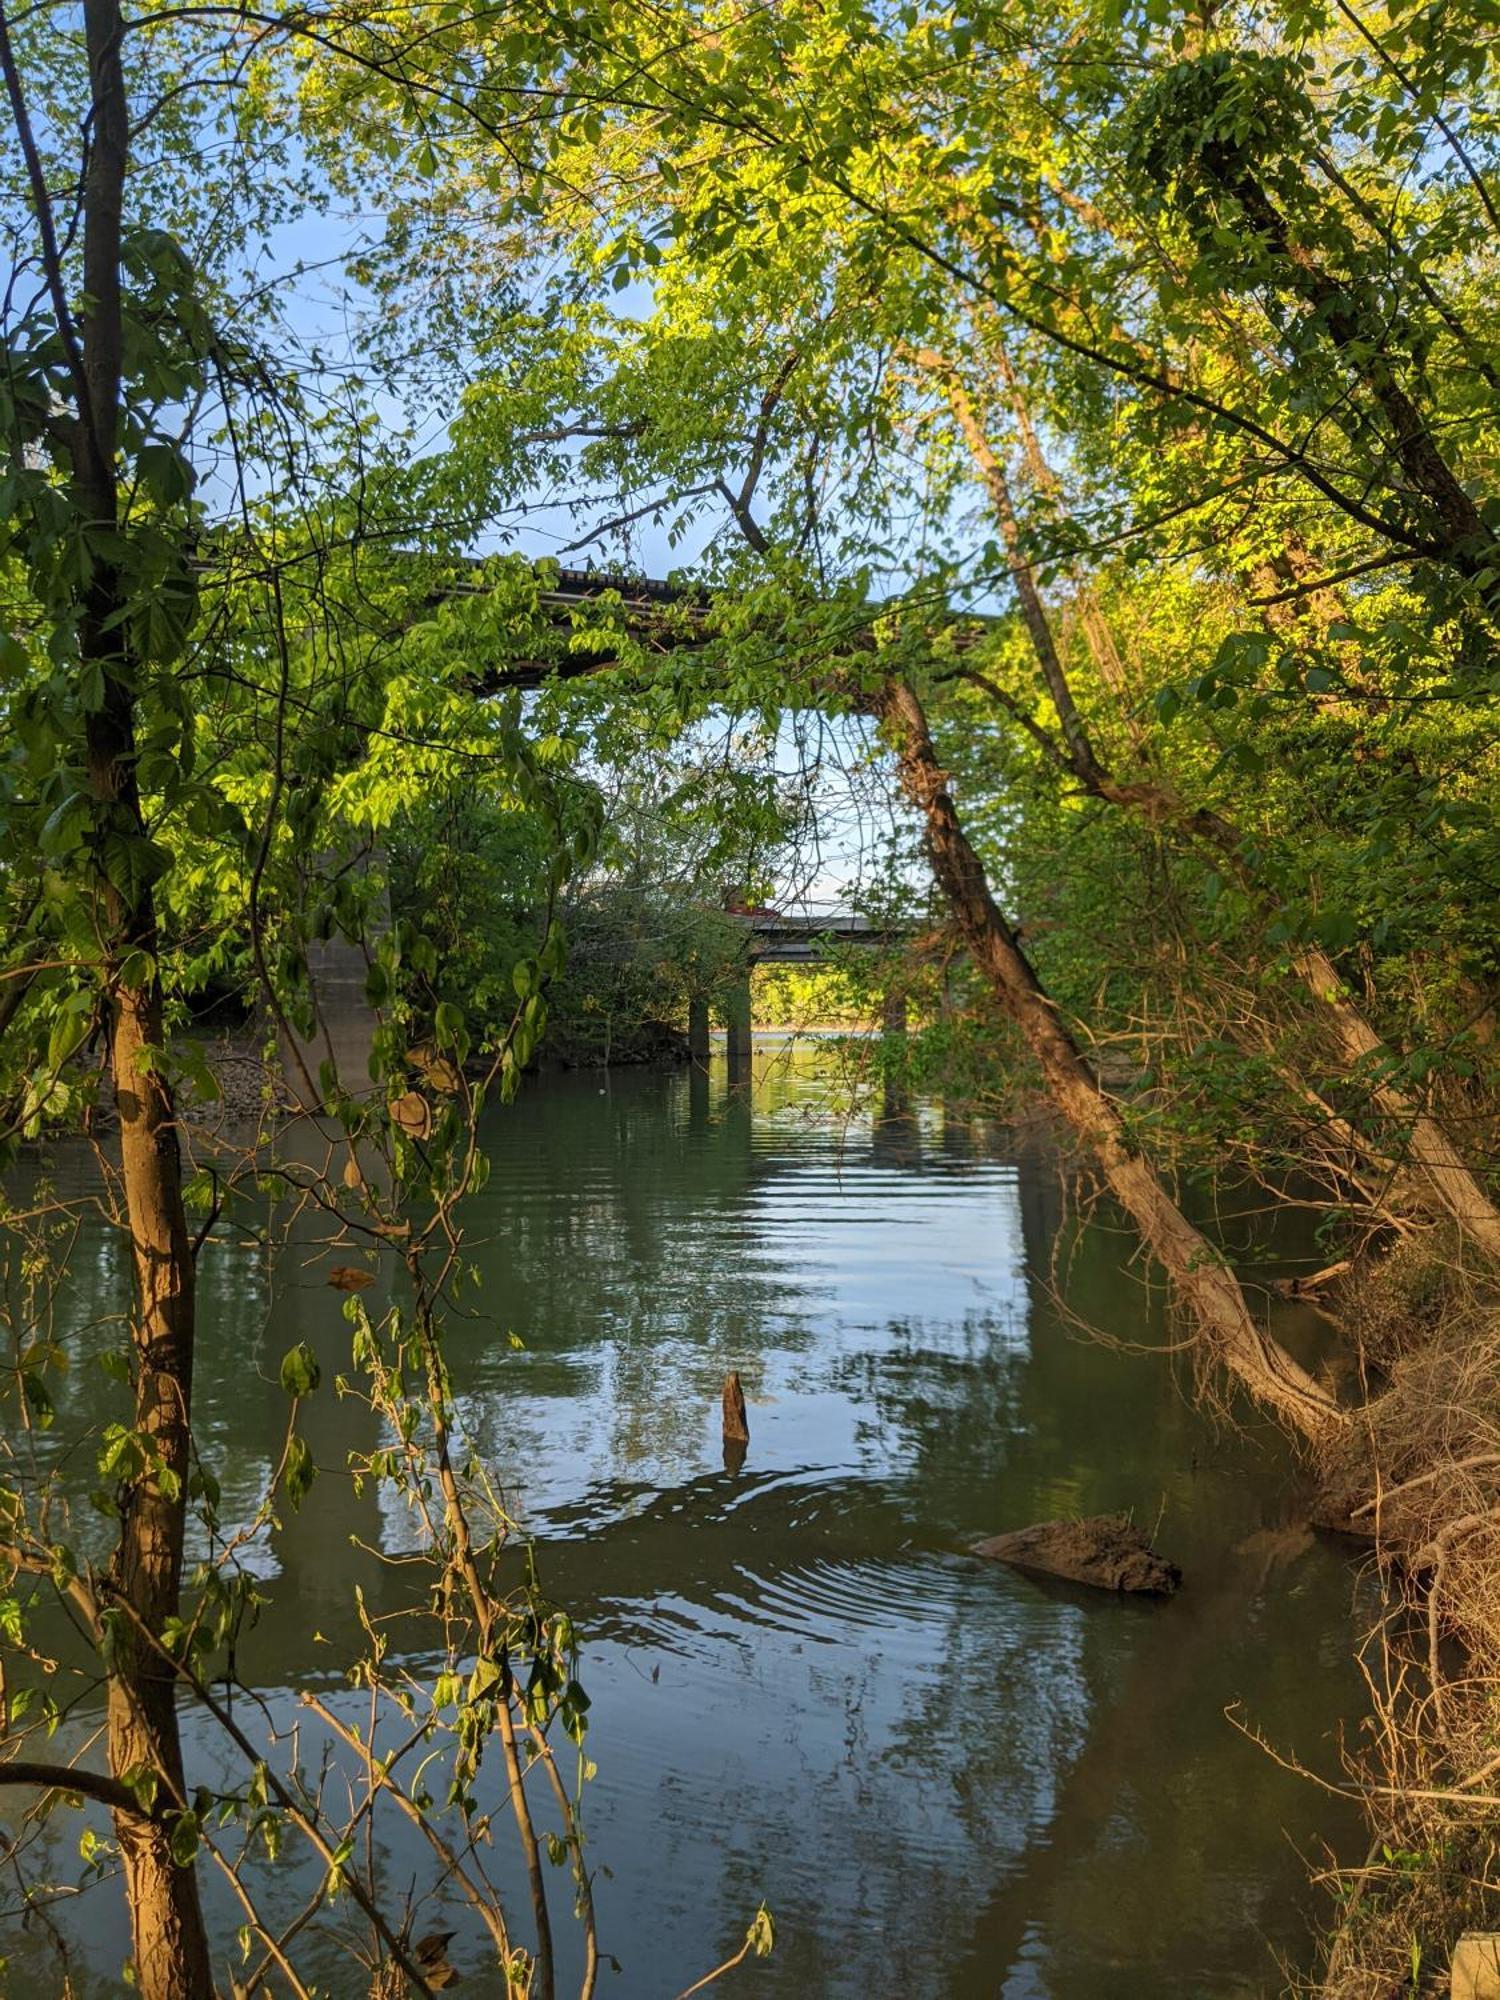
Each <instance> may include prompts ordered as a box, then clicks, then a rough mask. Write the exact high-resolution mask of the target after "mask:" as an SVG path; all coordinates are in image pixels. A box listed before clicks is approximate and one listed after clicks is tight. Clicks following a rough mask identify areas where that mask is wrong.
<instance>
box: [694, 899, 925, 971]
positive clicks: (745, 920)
mask: <svg viewBox="0 0 1500 2000" xmlns="http://www.w3.org/2000/svg"><path fill="white" fill-rule="evenodd" d="M727 914H728V915H729V916H730V918H731V919H732V920H733V921H734V922H736V923H740V924H743V925H744V927H745V929H746V931H747V932H748V933H749V937H750V948H749V950H748V952H747V953H746V959H747V962H748V963H749V964H751V965H815V964H817V963H818V962H819V961H820V960H822V959H825V958H827V957H828V955H829V950H830V947H833V948H835V949H836V948H837V947H838V946H840V945H846V944H853V945H866V946H869V947H870V948H871V949H872V950H873V949H878V948H879V947H880V946H882V945H891V944H904V943H905V941H906V940H907V939H908V938H909V937H912V936H913V935H914V934H915V933H916V931H917V929H918V928H919V926H917V925H916V924H914V923H909V922H900V921H885V922H882V921H881V920H880V919H878V918H875V917H863V916H857V915H855V914H853V913H852V912H850V911H847V910H831V911H829V912H828V913H827V914H826V915H825V914H813V913H809V912H806V911H798V912H795V913H791V914H786V915H783V913H782V912H781V911H780V910H747V911H739V910H730V911H729V912H728V913H727Z"/></svg>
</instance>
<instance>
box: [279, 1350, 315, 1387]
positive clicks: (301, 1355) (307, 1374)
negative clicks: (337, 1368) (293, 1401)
mask: <svg viewBox="0 0 1500 2000" xmlns="http://www.w3.org/2000/svg"><path fill="white" fill-rule="evenodd" d="M322 1379H323V1371H322V1369H321V1368H320V1367H319V1366H318V1357H317V1356H316V1355H315V1354H314V1353H313V1351H312V1349H311V1348H310V1347H309V1346H308V1344H307V1342H306V1341H305V1340H299V1341H298V1343H297V1345H296V1346H295V1347H289V1348H288V1349H287V1351H286V1353H285V1354H284V1355H282V1357H281V1386H282V1388H283V1389H285V1390H286V1392H287V1394H288V1395H289V1396H310V1395H311V1394H312V1392H313V1390H314V1389H316V1388H317V1386H318V1384H319V1383H320V1382H321V1381H322Z"/></svg>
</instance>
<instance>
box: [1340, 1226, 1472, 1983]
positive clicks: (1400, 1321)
mask: <svg viewBox="0 0 1500 2000" xmlns="http://www.w3.org/2000/svg"><path fill="white" fill-rule="evenodd" d="M1334 1305H1335V1309H1336V1310H1337V1312H1338V1314H1339V1317H1340V1319H1341V1321H1342V1323H1343V1324H1344V1326H1345V1328H1346V1329H1347V1332H1348V1335H1349V1338H1350V1340H1351V1341H1352V1343H1353V1346H1354V1351H1355V1354H1356V1357H1357V1361H1358V1367H1359V1372H1360V1377H1361V1380H1362V1381H1364V1382H1366V1383H1367V1384H1369V1385H1370V1387H1371V1389H1372V1392H1373V1393H1371V1395H1370V1397H1369V1400H1368V1402H1367V1403H1366V1405H1365V1407H1364V1408H1363V1410H1362V1412H1361V1422H1360V1425H1359V1427H1358V1430H1357V1432H1356V1433H1354V1434H1351V1435H1350V1436H1349V1437H1347V1438H1346V1439H1345V1440H1343V1442H1342V1445H1341V1447H1340V1448H1339V1449H1338V1450H1337V1451H1335V1452H1333V1453H1331V1454H1329V1455H1328V1456H1327V1457H1326V1458H1325V1460H1324V1463H1323V1465H1322V1468H1321V1472H1322V1479H1323V1489H1324V1506H1325V1509H1326V1518H1327V1519H1328V1521H1329V1522H1330V1524H1332V1525H1334V1526H1335V1527H1337V1528H1339V1529H1340V1530H1341V1531H1343V1532H1346V1533H1349V1534H1352V1535H1356V1536H1358V1537H1360V1538H1361V1539H1362V1540H1364V1541H1365V1542H1367V1544H1368V1547H1369V1550H1370V1562H1371V1564H1372V1567H1373V1568H1374V1570H1375V1571H1376V1573H1377V1574H1378V1576H1379V1578H1380V1582H1381V1597H1380V1603H1379V1608H1378V1612H1377V1613H1376V1615H1374V1616H1373V1617H1372V1618H1371V1619H1370V1620H1369V1621H1368V1623H1367V1626H1366V1629H1365V1630H1364V1631H1363V1632H1362V1633H1361V1634H1359V1635H1358V1640H1357V1648H1358V1658H1359V1661H1360V1665H1361V1670H1362V1672H1363V1674H1364V1676H1365V1680H1366V1685H1367V1689H1368V1697H1369V1711H1370V1712H1369V1716H1368V1718H1367V1721H1366V1724H1365V1727H1364V1728H1363V1730H1362V1731H1361V1736H1360V1738H1359V1740H1358V1741H1357V1742H1356V1743H1355V1744H1353V1745H1351V1746H1350V1747H1349V1752H1348V1755H1347V1758H1346V1769H1345V1779H1346V1782H1347V1783H1348V1785H1349V1786H1350V1787H1351V1789H1352V1790H1353V1791H1354V1792H1356V1793H1357V1795H1358V1796H1359V1798H1360V1800H1361V1802H1362V1806H1363V1809H1364V1811H1365V1813H1366V1817H1367V1819H1368V1822H1369V1828H1370V1847H1369V1851H1368V1853H1367V1854H1366V1856H1365V1857H1364V1859H1363V1861H1362V1863H1361V1864H1360V1865H1359V1866H1358V1867H1357V1868H1355V1869H1353V1870H1351V1871H1347V1872H1345V1873H1343V1874H1341V1875H1337V1876H1336V1877H1335V1878H1334V1882H1333V1887H1334V1889H1335V1893H1336V1894H1337V1895H1338V1896H1339V1898H1340V1901H1341V1903H1342V1908H1341V1910H1340V1913H1339V1916H1338V1918H1337V1921H1336V1923H1335V1925H1334V1926H1333V1929H1332V1933H1331V1936H1330V1939H1329V1943H1328V1947H1327V1952H1326V1959H1325V1965H1324V1975H1323V1980H1322V1984H1321V1987H1320V1988H1319V1991H1320V1993H1321V1995H1322V2000H1391V1997H1393V1996H1396V1995H1398V1994H1400V1995H1423V1994H1439V1993H1441V1994H1446V1993H1447V1991H1448V1969H1449V1965H1450V1961H1451V1957H1452V1953H1453V1948H1454V1946H1455V1945H1456V1943H1457V1941H1458V1939H1459V1937H1460V1936H1461V1935H1462V1934H1463V1933H1464V1932H1466V1931H1493V1930H1496V1929H1500V1866H1497V1861H1500V1782H1497V1780H1500V1754H1497V1752H1500V1306H1497V1303H1496V1300H1495V1297H1494V1290H1493V1286H1492V1285H1490V1284H1489V1283H1488V1282H1487V1281H1485V1280H1484V1279H1482V1278H1481V1277H1480V1276H1478V1275H1476V1274H1474V1273H1472V1272H1470V1271H1468V1270H1467V1269H1466V1268H1465V1260H1464V1258H1463V1256H1462V1253H1461V1246H1460V1245H1459V1244H1458V1243H1457V1242H1456V1241H1454V1240H1452V1239H1450V1238H1444V1237H1443V1236H1441V1235H1438V1236H1436V1237H1434V1238H1429V1239H1425V1240H1424V1239H1417V1240H1408V1241H1406V1242H1403V1243H1400V1244H1398V1245H1397V1246H1396V1247H1395V1248H1394V1249H1393V1250H1391V1251H1390V1252H1389V1253H1388V1254H1387V1255H1385V1256H1384V1257H1382V1258H1380V1259H1378V1260H1377V1261H1375V1262H1373V1263H1369V1264H1366V1265H1365V1266H1364V1267H1362V1268H1361V1269H1360V1270H1359V1271H1358V1272H1357V1273H1355V1274H1354V1275H1353V1277H1352V1278H1351V1280H1350V1281H1348V1282H1346V1284H1345V1285H1344V1286H1343V1288H1342V1290H1341V1292H1340V1294H1339V1296H1338V1297H1337V1299H1336V1300H1335V1301H1334Z"/></svg>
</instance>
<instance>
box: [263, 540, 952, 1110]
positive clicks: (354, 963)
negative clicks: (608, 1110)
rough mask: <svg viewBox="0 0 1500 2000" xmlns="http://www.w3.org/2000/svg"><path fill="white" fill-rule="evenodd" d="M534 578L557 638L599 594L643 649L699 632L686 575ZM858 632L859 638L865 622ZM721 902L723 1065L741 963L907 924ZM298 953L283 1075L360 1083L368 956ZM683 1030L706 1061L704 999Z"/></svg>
mask: <svg viewBox="0 0 1500 2000" xmlns="http://www.w3.org/2000/svg"><path fill="white" fill-rule="evenodd" d="M538 585H539V588H538V593H537V605H538V610H539V611H540V613H541V616H542V619H543V620H544V622H545V624H546V625H548V626H550V628H551V629H552V631H553V632H555V633H556V634H557V635H558V636H559V638H561V637H562V635H563V634H565V633H567V632H568V631H569V630H570V629H572V628H574V627H575V625H576V622H577V615H578V614H579V613H580V612H583V611H585V610H586V609H587V608H588V607H589V606H590V605H597V604H598V603H599V601H600V600H601V599H608V600H609V601H610V608H611V612H612V615H614V616H616V617H618V619H619V620H620V622H621V624H622V625H623V626H624V628H625V629H626V630H627V631H628V632H629V633H630V635H631V637H632V639H633V640H635V642H636V643H637V644H639V645H643V646H644V647H645V649H646V650H647V651H648V652H650V653H658V654H661V655H662V656H664V657H665V656H666V655H669V654H671V653H674V652H677V651H681V650H684V649H687V650H691V649H692V648H694V647H696V646H699V645H701V644H702V642H703V638H704V634H705V628H706V626H707V622H708V614H709V611H710V608H711V601H710V599H709V597H708V595H707V594H706V593H705V592H704V591H702V590H700V589H697V588H696V587H695V586H693V585H692V584H681V583H676V582H667V581H662V580H659V579H655V578H650V577H638V576H629V575H625V574H621V573H615V572H609V571H599V570H581V569H560V568H558V567H556V566H555V565H550V564H549V565H548V566H547V567H546V569H545V571H544V572H539V574H538ZM485 588H486V586H485V585H484V584H482V583H459V584H453V585H449V586H446V587H445V588H444V589H442V590H441V591H440V592H439V593H438V594H437V595H435V596H434V598H433V599H431V600H430V602H431V604H432V605H433V606H434V607H435V606H436V605H437V604H438V603H439V602H441V601H442V600H443V599H445V598H456V597H463V596H467V595H470V594H478V593H480V592H482V591H484V590H485ZM875 608H877V607H872V610H873V609H875ZM990 622H991V621H990V620H988V619H985V618H976V617H974V616H973V615H972V614H965V615H964V616H963V618H962V620H961V630H960V632H959V634H958V637H959V638H960V640H961V641H963V642H966V643H967V642H970V641H972V639H973V638H974V637H975V636H977V634H978V633H979V632H980V631H982V630H983V628H984V627H985V626H987V625H988V624H989V623H990ZM851 637H852V635H851ZM863 637H864V638H865V640H866V642H867V643H868V638H869V635H868V633H866V634H864V635H863ZM599 639H600V643H599V644H598V646H597V647H596V646H593V645H580V644H579V643H578V642H577V640H576V639H575V640H574V642H573V643H572V644H571V645H568V646H567V647H566V648H563V647H560V648H559V650H558V652H557V653H556V654H553V655H551V656H549V657H541V656H538V657H536V658H526V659H513V660H509V661H507V662H505V663H504V664H503V665H498V666H496V667H494V668H492V669H490V670H487V671H482V672H481V673H480V674H478V675H477V676H476V678H475V681H474V683H473V685H474V687H475V689H476V691H477V692H479V693H499V692H500V691H501V690H502V689H518V690H521V691H526V690H530V689H535V688H538V687H540V686H542V685H543V683H544V682H546V681H548V680H551V679H553V678H560V679H569V678H572V677H574V676H577V675H587V674H593V673H597V672H600V671H602V670H606V669H608V668H609V667H611V666H614V665H616V664H617V663H618V662H617V655H616V653H615V651H614V649H613V648H612V647H611V646H610V644H609V635H608V633H607V631H604V632H601V633H600V635H599ZM854 643H856V644H857V643H858V640H857V639H855V640H854ZM726 914H728V915H729V916H731V917H732V918H734V919H736V920H737V921H739V922H741V923H742V924H743V925H744V927H745V930H746V933H747V949H746V951H745V954H744V960H743V969H742V976H741V977H740V978H738V979H737V980H736V981H735V983H734V984H733V985H732V986H730V987H728V988H727V989H726V990H725V991H724V993H723V994H722V996H721V1005H722V1011H723V1013H724V1016H725V1021H726V1027H727V1033H728V1048H729V1062H730V1069H731V1073H734V1072H736V1071H740V1070H744V1069H745V1068H746V1067H747V1065H748V1063H749V1056H750V973H751V970H752V968H753V967H754V966H756V965H764V964H779V965H810V964H814V963H816V962H818V961H820V960H822V959H825V958H827V957H828V956H829V955H830V952H831V951H832V950H835V949H837V948H838V947H839V946H841V945H858V946H864V947H867V948H876V947H881V946H887V945H895V944H899V943H900V942H901V941H902V940H903V939H905V938H908V937H910V936H911V935H912V933H913V931H914V930H915V929H916V928H917V926H915V925H910V924H907V925H901V924H894V925H893V924H889V923H882V922H880V921H879V920H877V919H874V918H870V917H867V916H862V915H859V914H857V913H855V912H852V911H850V910H848V909H846V908H843V909H841V908H839V907H837V906H832V905H830V906H826V907H815V906H813V905H810V904H807V903H804V904H802V905H801V906H800V907H799V908H798V909H797V910H796V911H793V912H786V913H783V912H781V911H778V910H774V909H745V910H738V911H734V910H732V911H729V912H727V913H726ZM307 956H308V971H309V975H310V980H311V985H312V989H313V999H314V1006H315V1010H316V1016H317V1027H316V1029H315V1032H314V1034H313V1035H312V1036H311V1037H310V1038H308V1039H307V1040H305V1041H304V1040H303V1038H302V1037H300V1036H298V1037H296V1047H295V1050H294V1049H292V1048H286V1049H284V1050H283V1063H282V1067H283V1069H284V1071H285V1072H286V1077H287V1082H288V1084H289V1086H290V1087H291V1089H292V1091H293V1093H294V1095H296V1096H298V1097H299V1098H305V1097H306V1095H307V1088H306V1081H305V1079H307V1078H309V1077H310V1078H314V1079H315V1078H316V1077H317V1076H318V1073H319V1067H320V1065H321V1064H322V1063H323V1062H324V1061H327V1060H330V1059H331V1060H332V1061H333V1063H334V1065H335V1068H336V1070H337V1072H338V1074H339V1077H340V1079H341V1081H342V1082H343V1084H344V1087H345V1088H346V1089H350V1090H353V1091H354V1092H355V1093H356V1094H358V1093H360V1092H363V1091H365V1090H367V1089H368V1087H369V1086H368V1084H367V1082H366V1079H367V1077H368V1074H369V1055H370V1047H371V1038H372V1035H373V1030H374V1019H373V1016H372V1014H371V1012H370V1009H369V1006H368V1004H367V1002H366V1000H365V997H364V987H365V979H366V972H367V967H366V963H365V958H364V954H363V951H362V950H361V949H360V948H359V947H358V946H356V945H354V944H352V943H350V942H349V941H347V940H345V939H343V938H340V937H337V936H336V937H334V938H333V939H331V940H329V941H327V942H325V943H314V944H312V945H310V946H309V949H308V954H307ZM898 1017H899V1018H898ZM904 1024H905V1001H904V999H900V1000H898V999H897V998H896V997H894V996H893V997H892V998H891V999H890V1000H889V1001H888V1003H887V1006H886V1009H885V1027H886V1029H887V1030H888V1031H895V1030H896V1029H897V1028H898V1027H901V1026H904ZM688 1037H689V1042H690V1045H691V1047H692V1051H693V1055H694V1059H695V1060H703V1061H706V1060H707V1058H708V1049H709V1023H708V1001H707V999H704V1000H702V1001H697V1002H694V1003H693V1007H692V1009H691V1014H690V1019H689V1024H688ZM306 1108H308V1109H314V1108H316V1107H314V1106H311V1105H309V1106H307V1107H306Z"/></svg>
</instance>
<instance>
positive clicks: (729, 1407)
mask: <svg viewBox="0 0 1500 2000" xmlns="http://www.w3.org/2000/svg"><path fill="white" fill-rule="evenodd" d="M724 1442H725V1443H726V1444H749V1442H750V1424H749V1420H748V1419H747V1417H746V1415H745V1392H744V1390H743V1388H742V1387H741V1386H740V1377H739V1370H738V1369H735V1368H731V1369H730V1371H729V1373H728V1374H727V1375H726V1376H725V1377H724Z"/></svg>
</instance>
